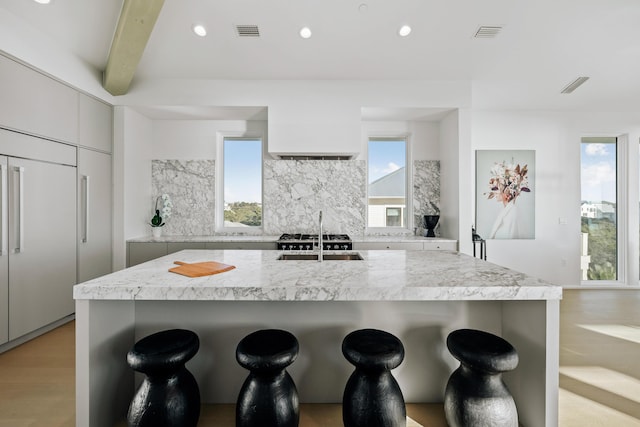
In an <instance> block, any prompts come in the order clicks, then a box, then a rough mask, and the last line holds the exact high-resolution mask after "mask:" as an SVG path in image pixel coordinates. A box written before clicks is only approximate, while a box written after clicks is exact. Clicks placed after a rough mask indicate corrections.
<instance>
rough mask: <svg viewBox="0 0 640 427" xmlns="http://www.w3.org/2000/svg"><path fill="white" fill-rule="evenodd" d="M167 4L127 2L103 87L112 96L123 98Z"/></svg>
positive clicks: (141, 0) (151, 0)
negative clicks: (154, 27)
mask: <svg viewBox="0 0 640 427" xmlns="http://www.w3.org/2000/svg"><path fill="white" fill-rule="evenodd" d="M163 5H164V0H124V4H123V6H122V12H121V13H120V19H119V20H118V27H117V28H116V32H115V35H114V36H113V42H112V43H111V50H110V51H109V60H108V61H107V68H106V69H105V70H104V75H103V82H102V85H103V86H104V88H105V89H106V90H107V92H109V93H110V94H112V95H114V96H117V95H124V94H125V93H127V91H128V90H129V85H130V84H131V80H133V75H134V74H135V72H136V68H137V67H138V62H140V58H142V53H143V52H144V48H145V47H146V45H147V42H148V41H149V37H150V36H151V31H152V30H153V26H154V25H155V23H156V20H157V19H158V15H159V14H160V10H161V9H162V6H163Z"/></svg>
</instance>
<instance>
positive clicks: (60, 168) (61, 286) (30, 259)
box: [0, 130, 76, 341]
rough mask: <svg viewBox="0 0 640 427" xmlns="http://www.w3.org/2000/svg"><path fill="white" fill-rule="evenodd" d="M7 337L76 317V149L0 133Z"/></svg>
mask: <svg viewBox="0 0 640 427" xmlns="http://www.w3.org/2000/svg"><path fill="white" fill-rule="evenodd" d="M0 153H3V154H7V155H6V156H2V157H1V160H0V164H1V165H2V184H1V187H2V190H3V191H2V199H1V204H2V208H1V209H0V211H1V212H2V219H1V223H2V226H1V229H2V241H1V243H0V247H1V248H2V268H3V270H6V271H3V272H2V278H1V279H0V280H2V282H3V283H6V284H4V285H3V286H2V292H3V293H4V292H7V297H6V299H4V298H3V301H6V307H5V306H4V305H5V304H3V307H2V311H3V312H6V313H7V316H6V317H4V316H3V318H5V319H7V321H6V327H5V326H4V325H3V334H2V335H3V336H5V333H4V331H5V330H6V336H5V341H6V339H8V340H13V339H16V338H18V337H21V336H23V335H25V334H27V333H29V332H32V331H34V330H36V329H38V328H40V327H42V326H45V325H47V324H49V323H52V322H54V321H56V320H59V319H61V318H63V317H65V316H68V315H70V314H73V312H74V304H73V299H72V298H70V295H71V293H72V288H73V285H74V284H75V278H76V260H75V248H76V243H75V233H76V209H75V206H76V191H75V182H76V148H75V147H72V146H68V145H63V144H51V143H50V141H45V140H42V139H40V138H35V137H31V136H27V135H23V134H20V133H16V132H10V131H6V130H0Z"/></svg>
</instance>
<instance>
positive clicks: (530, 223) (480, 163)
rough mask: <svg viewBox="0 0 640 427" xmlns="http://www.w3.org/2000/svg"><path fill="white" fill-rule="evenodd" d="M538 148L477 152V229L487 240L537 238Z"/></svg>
mask: <svg viewBox="0 0 640 427" xmlns="http://www.w3.org/2000/svg"><path fill="white" fill-rule="evenodd" d="M534 166H535V151H533V150H515V151H511V150H509V151H507V150H482V151H480V150H479V151H477V152H476V223H477V224H476V228H477V233H478V234H479V235H480V236H481V237H482V238H484V239H533V238H534V237H535V233H534V229H535V200H534V194H533V184H534V173H533V170H534Z"/></svg>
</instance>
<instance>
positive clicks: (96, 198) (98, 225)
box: [78, 148, 112, 283]
mask: <svg viewBox="0 0 640 427" xmlns="http://www.w3.org/2000/svg"><path fill="white" fill-rule="evenodd" d="M111 200H112V190H111V155H109V154H105V153H101V152H98V151H94V150H87V149H84V148H79V149H78V201H79V203H78V283H81V282H86V281H87V280H90V279H93V278H96V277H99V276H103V275H105V274H109V273H111V272H112V256H111V234H112V232H111V230H112V227H111V222H112V220H111V206H112V203H111Z"/></svg>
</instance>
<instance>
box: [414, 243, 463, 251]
mask: <svg viewBox="0 0 640 427" xmlns="http://www.w3.org/2000/svg"><path fill="white" fill-rule="evenodd" d="M423 246H424V250H425V251H457V250H458V244H457V243H456V242H424V243H423Z"/></svg>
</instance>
